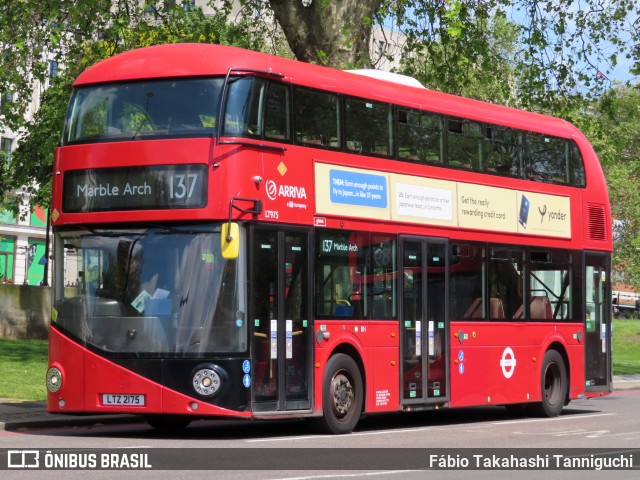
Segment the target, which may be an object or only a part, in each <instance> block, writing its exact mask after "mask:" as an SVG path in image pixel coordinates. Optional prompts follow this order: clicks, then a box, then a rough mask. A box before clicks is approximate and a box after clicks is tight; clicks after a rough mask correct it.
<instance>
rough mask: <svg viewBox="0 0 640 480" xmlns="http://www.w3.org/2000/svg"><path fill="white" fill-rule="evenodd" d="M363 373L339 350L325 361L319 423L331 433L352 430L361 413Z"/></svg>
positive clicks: (351, 359)
mask: <svg viewBox="0 0 640 480" xmlns="http://www.w3.org/2000/svg"><path fill="white" fill-rule="evenodd" d="M362 399H363V391H362V377H361V375H360V369H359V368H358V365H357V364H356V362H355V361H354V360H353V358H351V357H350V356H348V355H345V354H343V353H338V354H336V355H334V356H332V357H331V358H330V359H329V361H328V362H327V367H326V369H325V374H324V380H323V382H322V408H323V417H322V423H321V425H322V427H323V429H324V430H325V431H327V432H329V433H334V434H344V433H349V432H351V431H352V430H353V429H354V428H355V426H356V424H357V423H358V420H359V419H360V414H361V413H362Z"/></svg>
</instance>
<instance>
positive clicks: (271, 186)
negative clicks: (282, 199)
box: [267, 180, 278, 200]
mask: <svg viewBox="0 0 640 480" xmlns="http://www.w3.org/2000/svg"><path fill="white" fill-rule="evenodd" d="M277 196H278V186H277V185H276V182H274V181H273V180H268V181H267V197H269V198H270V199H271V200H275V199H276V197H277Z"/></svg>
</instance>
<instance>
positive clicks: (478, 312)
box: [464, 297, 482, 318]
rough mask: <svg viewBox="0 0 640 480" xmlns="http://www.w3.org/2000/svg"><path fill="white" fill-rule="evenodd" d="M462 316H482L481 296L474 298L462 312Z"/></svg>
mask: <svg viewBox="0 0 640 480" xmlns="http://www.w3.org/2000/svg"><path fill="white" fill-rule="evenodd" d="M464 318H482V298H480V297H478V298H476V299H475V300H474V301H473V302H472V303H471V306H470V307H469V308H467V311H466V312H465V314H464Z"/></svg>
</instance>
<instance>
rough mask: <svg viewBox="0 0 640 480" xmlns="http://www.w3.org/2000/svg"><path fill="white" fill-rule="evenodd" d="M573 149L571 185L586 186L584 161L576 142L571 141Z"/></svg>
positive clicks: (571, 148)
mask: <svg viewBox="0 0 640 480" xmlns="http://www.w3.org/2000/svg"><path fill="white" fill-rule="evenodd" d="M569 143H570V145H571V146H570V150H571V185H573V186H574V187H585V186H586V182H585V175H584V162H583V160H582V155H581V154H580V149H579V148H578V145H577V144H576V142H573V141H572V142H569Z"/></svg>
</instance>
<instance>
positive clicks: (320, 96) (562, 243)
mask: <svg viewBox="0 0 640 480" xmlns="http://www.w3.org/2000/svg"><path fill="white" fill-rule="evenodd" d="M402 83H404V82H395V81H388V80H381V79H376V78H370V77H369V76H366V75H358V74H355V73H352V72H342V71H336V70H332V69H328V68H323V67H320V66H315V65H308V64H303V63H299V62H295V61H291V60H286V59H282V58H277V57H274V56H270V55H266V54H262V53H256V52H250V51H245V50H239V49H235V48H230V47H222V46H215V45H189V44H182V45H167V46H158V47H150V48H145V49H140V50H135V51H131V52H128V53H124V54H121V55H118V56H115V57H113V58H110V59H108V60H105V61H103V62H101V63H99V64H97V65H95V66H93V67H91V68H89V69H88V70H87V71H85V72H84V73H83V74H82V75H80V77H78V79H77V80H76V82H75V88H74V93H73V97H72V99H71V101H70V105H69V109H68V114H67V117H66V123H65V128H64V133H63V137H62V143H61V146H60V147H59V148H58V149H57V151H56V155H55V165H54V183H53V204H52V214H51V219H52V225H53V230H54V237H55V242H54V254H55V268H54V271H55V288H54V292H55V299H54V308H53V311H52V321H51V331H50V352H49V370H48V372H47V387H48V409H49V411H50V412H56V413H62V412H64V413H73V412H78V413H86V412H92V413H100V412H104V413H113V412H126V413H134V414H141V415H146V416H147V417H148V420H149V423H151V424H152V425H154V426H156V427H181V426H185V425H187V424H188V423H189V421H191V420H192V419H193V418H197V417H209V416H213V417H236V418H247V419H249V418H277V417H286V416H292V417H311V418H314V417H315V418H317V420H318V422H319V423H321V424H322V425H323V426H324V427H325V428H326V429H327V430H328V431H330V432H334V433H345V432H349V431H351V430H352V429H353V428H354V427H355V426H356V423H357V421H358V419H359V418H360V416H361V415H362V414H363V413H367V414H373V413H379V412H394V411H399V410H405V411H410V410H420V409H435V408H441V407H462V406H471V405H505V406H506V407H507V408H508V409H513V410H517V411H523V412H524V411H532V412H537V413H539V414H542V415H546V416H555V415H558V414H559V413H560V411H561V410H562V408H563V406H564V405H566V404H567V403H568V402H569V401H570V400H571V399H576V398H579V397H581V396H591V395H600V394H604V393H607V392H609V391H610V389H611V327H610V322H611V318H610V317H611V298H612V296H611V288H610V278H609V272H610V258H611V257H610V255H611V249H612V240H611V216H610V210H609V203H608V195H607V189H606V184H605V179H604V177H603V174H602V170H601V167H600V164H599V162H598V159H597V158H596V156H595V154H594V152H593V149H592V148H591V146H590V145H589V144H588V142H587V140H586V139H585V137H584V136H583V135H582V134H581V133H580V132H579V131H578V130H577V129H576V128H574V127H573V126H571V125H570V124H568V123H567V122H565V121H562V120H560V119H556V118H551V117H547V116H543V115H539V114H534V113H529V112H524V111H519V110H515V109H510V108H505V107H500V106H496V105H491V104H487V103H483V102H479V101H473V100H469V99H464V98H459V97H455V96H451V95H445V94H441V93H437V92H433V91H430V90H427V89H424V88H419V87H415V86H409V85H405V84H402Z"/></svg>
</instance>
